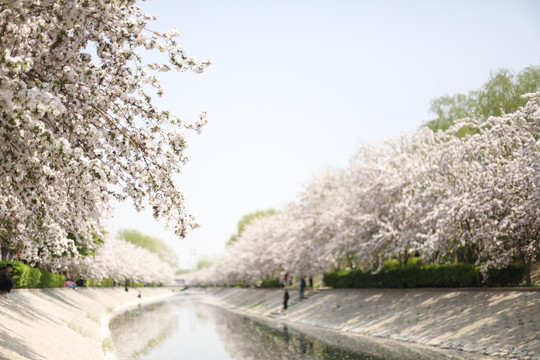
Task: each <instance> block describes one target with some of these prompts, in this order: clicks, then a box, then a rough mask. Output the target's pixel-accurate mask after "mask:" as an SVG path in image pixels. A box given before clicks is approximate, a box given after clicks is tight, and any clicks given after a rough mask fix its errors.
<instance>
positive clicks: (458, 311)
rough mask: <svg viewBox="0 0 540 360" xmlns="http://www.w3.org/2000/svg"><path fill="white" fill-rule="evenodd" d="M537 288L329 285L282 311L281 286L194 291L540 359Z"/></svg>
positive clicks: (270, 313) (256, 309)
mask: <svg viewBox="0 0 540 360" xmlns="http://www.w3.org/2000/svg"><path fill="white" fill-rule="evenodd" d="M539 290H540V289H530V290H523V289H334V290H321V291H314V292H308V293H307V296H308V299H305V300H298V299H297V297H298V296H297V295H296V291H295V290H291V291H290V292H291V295H292V298H291V300H295V301H296V302H297V303H296V304H295V305H294V306H291V307H289V309H287V310H286V311H285V312H284V313H283V314H277V313H276V309H277V307H278V306H279V305H280V304H281V303H282V301H283V300H282V299H283V290H282V289H280V290H273V289H272V290H270V289H234V288H207V289H193V290H191V292H192V293H193V294H199V295H204V296H205V297H206V298H207V299H209V301H213V302H214V303H216V304H218V305H221V306H225V307H228V308H230V309H232V310H235V311H238V312H240V313H245V314H247V315H252V316H255V317H279V318H280V320H281V321H284V322H289V323H292V324H299V325H307V326H314V327H321V328H326V329H332V330H337V331H341V332H345V333H347V334H364V335H370V336H375V337H379V338H386V339H393V340H398V341H404V342H409V343H416V344H422V345H428V346H434V347H438V348H443V349H455V350H462V351H465V352H467V353H470V354H472V355H473V356H474V354H477V355H478V356H479V357H481V355H482V356H484V355H487V356H489V357H494V358H497V357H500V358H507V359H513V358H517V359H540V291H539Z"/></svg>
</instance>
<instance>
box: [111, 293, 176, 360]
mask: <svg viewBox="0 0 540 360" xmlns="http://www.w3.org/2000/svg"><path fill="white" fill-rule="evenodd" d="M175 307H176V306H175V305H174V304H172V303H170V302H167V301H165V302H161V303H158V304H152V305H147V306H144V307H138V308H137V309H135V310H131V311H128V312H126V313H124V314H122V315H119V316H117V317H115V318H114V319H113V321H112V322H111V324H110V330H111V337H112V339H113V343H114V347H115V355H116V357H117V358H118V359H138V358H140V356H142V355H144V354H146V353H148V352H149V351H151V350H152V349H154V348H156V347H157V346H159V345H160V344H161V343H163V341H165V339H167V338H168V337H169V336H170V335H171V334H172V333H173V332H174V331H175V329H176V328H177V327H178V317H176V316H171V314H174V313H175Z"/></svg>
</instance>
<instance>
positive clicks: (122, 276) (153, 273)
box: [62, 236, 174, 284]
mask: <svg viewBox="0 0 540 360" xmlns="http://www.w3.org/2000/svg"><path fill="white" fill-rule="evenodd" d="M62 262H63V268H64V269H66V270H68V271H69V272H71V273H73V274H83V273H84V274H86V275H87V276H88V277H90V278H91V279H93V280H95V281H98V282H100V281H101V280H105V279H112V280H114V281H115V282H117V283H122V282H124V281H126V280H129V281H132V282H139V283H141V282H142V283H154V284H171V283H172V281H173V279H174V270H173V269H172V267H171V266H170V265H169V264H167V263H166V262H164V261H163V260H161V259H160V258H159V256H158V255H157V254H155V253H152V252H150V251H148V250H146V249H143V248H141V247H139V246H136V245H134V244H132V243H129V242H127V241H124V240H122V239H118V238H113V237H110V236H106V237H105V238H104V242H103V245H102V246H100V248H99V249H98V250H97V253H96V254H95V255H91V256H85V257H83V258H77V259H67V258H63V259H62Z"/></svg>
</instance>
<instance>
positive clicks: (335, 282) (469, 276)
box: [324, 264, 524, 288]
mask: <svg viewBox="0 0 540 360" xmlns="http://www.w3.org/2000/svg"><path fill="white" fill-rule="evenodd" d="M523 277H524V271H523V266H522V265H510V266H508V267H506V268H502V269H495V268H491V269H489V271H488V278H487V279H486V281H484V280H483V277H482V274H481V272H480V266H475V265H471V264H457V265H410V266H400V267H396V266H395V264H389V266H385V267H383V268H382V270H381V271H380V272H378V273H373V272H372V271H362V270H359V269H352V270H349V271H346V270H343V271H338V272H328V273H325V274H324V282H325V284H326V285H327V286H332V287H334V288H417V287H480V286H484V285H487V286H516V285H519V284H520V283H521V282H522V281H523Z"/></svg>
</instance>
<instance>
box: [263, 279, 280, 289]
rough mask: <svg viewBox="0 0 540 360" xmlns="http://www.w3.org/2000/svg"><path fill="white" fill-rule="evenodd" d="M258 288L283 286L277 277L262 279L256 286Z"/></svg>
mask: <svg viewBox="0 0 540 360" xmlns="http://www.w3.org/2000/svg"><path fill="white" fill-rule="evenodd" d="M257 287H258V288H277V287H283V284H282V283H281V282H280V281H279V279H268V280H263V281H262V282H261V284H260V285H258V286H257Z"/></svg>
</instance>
